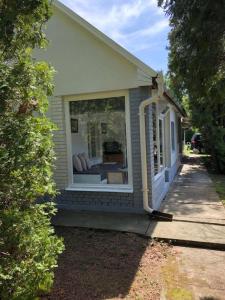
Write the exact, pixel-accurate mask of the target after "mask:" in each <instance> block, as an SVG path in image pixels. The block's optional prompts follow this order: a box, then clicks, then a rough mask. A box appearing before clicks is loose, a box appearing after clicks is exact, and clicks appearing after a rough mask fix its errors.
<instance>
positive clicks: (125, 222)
mask: <svg viewBox="0 0 225 300" xmlns="http://www.w3.org/2000/svg"><path fill="white" fill-rule="evenodd" d="M52 223H53V225H55V226H68V227H85V228H94V229H103V230H115V231H122V232H133V233H137V234H141V235H145V234H146V232H147V229H148V227H149V217H148V216H147V215H141V214H124V213H108V212H85V211H73V210H66V209H60V210H59V211H58V213H57V214H56V216H55V217H54V218H53V219H52Z"/></svg>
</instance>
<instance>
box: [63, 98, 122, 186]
mask: <svg viewBox="0 0 225 300" xmlns="http://www.w3.org/2000/svg"><path fill="white" fill-rule="evenodd" d="M125 107H126V105H125V97H113V98H105V99H94V100H93V99H90V100H77V101H70V102H69V112H70V125H71V126H70V128H71V152H72V153H71V155H72V164H73V165H72V171H73V178H72V181H73V183H74V184H78V185H95V186H107V185H127V184H128V154H127V136H126V109H125Z"/></svg>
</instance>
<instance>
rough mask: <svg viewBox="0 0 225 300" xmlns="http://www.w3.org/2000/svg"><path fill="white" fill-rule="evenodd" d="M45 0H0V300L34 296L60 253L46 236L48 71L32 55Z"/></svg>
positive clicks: (45, 285) (49, 232) (41, 42)
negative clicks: (43, 200) (39, 199)
mask: <svg viewBox="0 0 225 300" xmlns="http://www.w3.org/2000/svg"><path fill="white" fill-rule="evenodd" d="M50 16H51V7H50V4H49V1H48V0H26V1H25V0H21V1H16V0H11V1H8V0H0V298H1V299H3V300H4V299H7V300H8V299H29V300H30V299H34V298H35V297H36V295H37V293H38V292H39V291H40V290H46V289H49V288H50V286H51V284H52V281H53V268H54V267H56V265H57V257H58V254H59V253H61V252H62V250H63V243H62V241H61V239H59V238H58V237H56V236H55V235H54V230H53V228H52V227H51V226H50V217H51V216H52V214H54V213H55V208H54V206H53V204H52V203H49V204H37V203H36V200H37V198H40V197H43V196H44V195H46V194H48V195H52V196H54V195H55V184H54V182H53V179H52V165H53V162H54V152H53V142H52V132H53V130H54V125H53V124H52V123H51V122H50V121H49V120H48V119H47V117H46V111H47V108H48V96H50V95H51V94H52V91H53V84H52V77H53V73H54V72H53V69H52V68H51V67H50V66H49V65H48V64H47V63H45V62H38V61H35V60H34V59H33V58H32V54H33V53H32V50H33V49H34V48H43V47H45V46H46V45H47V40H46V38H45V35H44V32H43V26H44V24H45V23H46V22H47V21H48V19H49V18H50Z"/></svg>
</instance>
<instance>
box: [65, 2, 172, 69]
mask: <svg viewBox="0 0 225 300" xmlns="http://www.w3.org/2000/svg"><path fill="white" fill-rule="evenodd" d="M60 1H61V2H62V3H64V4H65V5H66V6H68V7H70V8H71V9H73V10H74V11H75V12H76V13H77V14H79V15H80V16H81V17H83V18H84V19H86V20H87V21H88V22H90V23H91V24H92V25H94V26H95V27H97V28H98V29H100V30H101V31H102V32H104V33H105V34H106V35H108V36H109V37H111V38H112V39H113V40H114V41H116V42H117V43H119V44H120V45H121V46H123V47H124V48H126V49H127V50H128V51H130V52H131V53H132V54H134V55H135V56H137V57H138V58H139V59H141V60H142V61H143V62H145V63H146V64H148V65H149V66H151V67H152V68H153V69H155V70H156V71H160V70H163V71H164V72H166V71H167V50H166V46H167V45H168V40H167V34H168V32H169V25H168V19H167V17H166V16H165V15H164V12H163V11H162V9H160V8H158V7H157V0H60Z"/></svg>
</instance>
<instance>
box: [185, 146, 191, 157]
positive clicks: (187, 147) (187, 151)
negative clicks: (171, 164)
mask: <svg viewBox="0 0 225 300" xmlns="http://www.w3.org/2000/svg"><path fill="white" fill-rule="evenodd" d="M189 154H191V147H190V146H187V145H184V149H183V155H185V156H189Z"/></svg>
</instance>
